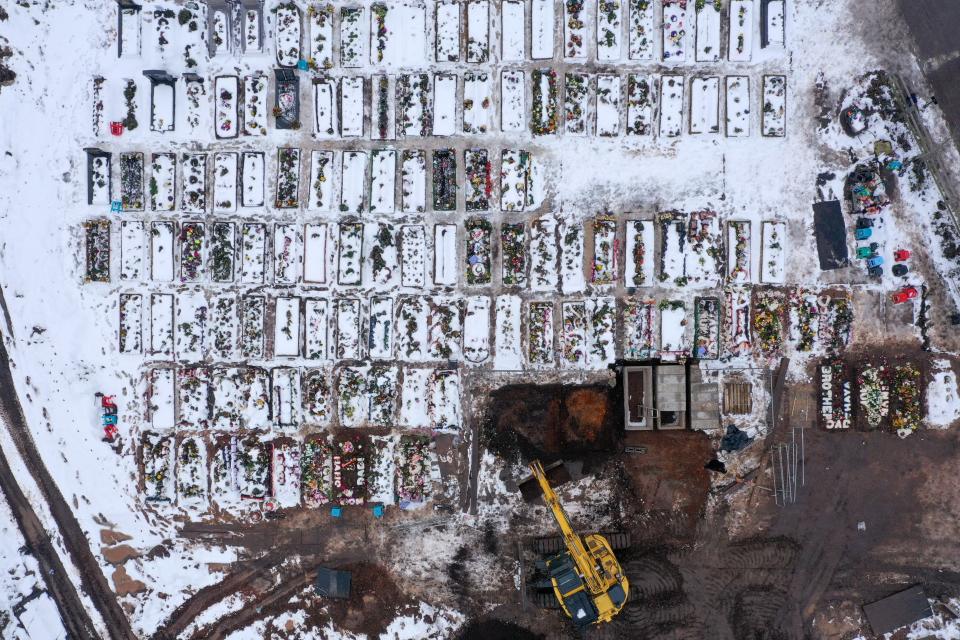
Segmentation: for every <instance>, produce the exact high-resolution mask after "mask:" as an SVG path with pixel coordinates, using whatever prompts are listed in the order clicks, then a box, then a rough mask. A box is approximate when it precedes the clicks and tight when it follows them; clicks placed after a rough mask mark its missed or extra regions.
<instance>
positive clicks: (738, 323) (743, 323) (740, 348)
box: [724, 287, 753, 356]
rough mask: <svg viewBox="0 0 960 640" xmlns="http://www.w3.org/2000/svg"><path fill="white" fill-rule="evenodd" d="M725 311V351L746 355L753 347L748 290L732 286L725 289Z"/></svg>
mask: <svg viewBox="0 0 960 640" xmlns="http://www.w3.org/2000/svg"><path fill="white" fill-rule="evenodd" d="M725 295H726V307H727V309H726V313H725V314H724V324H726V326H727V330H726V332H725V334H726V342H727V351H728V352H729V353H730V355H733V356H748V355H750V353H751V351H752V349H753V339H752V335H751V332H750V316H751V306H752V300H751V296H750V291H749V290H748V289H746V288H743V287H733V288H730V289H728V290H727V291H726V294H725Z"/></svg>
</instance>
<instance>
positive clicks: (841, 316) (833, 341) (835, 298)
mask: <svg viewBox="0 0 960 640" xmlns="http://www.w3.org/2000/svg"><path fill="white" fill-rule="evenodd" d="M826 300H827V302H826V303H825V305H824V306H825V308H824V309H823V311H822V312H821V314H822V316H823V321H822V322H821V323H820V331H819V335H818V339H819V340H820V343H821V345H823V346H824V347H826V348H827V349H828V350H829V351H830V352H832V353H840V352H841V351H843V350H844V349H845V348H846V346H847V345H848V344H850V330H851V328H852V325H853V307H852V305H851V303H850V293H849V292H847V291H839V292H836V291H835V292H831V293H830V294H829V295H828V296H826ZM821 304H823V300H821Z"/></svg>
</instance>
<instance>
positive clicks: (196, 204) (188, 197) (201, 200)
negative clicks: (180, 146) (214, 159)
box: [180, 153, 207, 213]
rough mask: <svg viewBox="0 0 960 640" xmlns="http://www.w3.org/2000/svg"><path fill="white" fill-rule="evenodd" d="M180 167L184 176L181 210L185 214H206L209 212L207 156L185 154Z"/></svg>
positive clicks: (203, 154)
mask: <svg viewBox="0 0 960 640" xmlns="http://www.w3.org/2000/svg"><path fill="white" fill-rule="evenodd" d="M180 167H181V172H182V175H183V198H182V199H181V201H180V208H181V209H183V211H184V212H185V213H204V212H205V211H206V210H207V154H205V153H185V154H184V155H183V159H182V161H181V163H180Z"/></svg>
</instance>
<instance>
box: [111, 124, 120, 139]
mask: <svg viewBox="0 0 960 640" xmlns="http://www.w3.org/2000/svg"><path fill="white" fill-rule="evenodd" d="M110 133H112V134H113V135H115V136H121V135H123V123H122V122H111V123H110Z"/></svg>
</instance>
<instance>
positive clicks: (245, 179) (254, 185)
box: [240, 151, 265, 207]
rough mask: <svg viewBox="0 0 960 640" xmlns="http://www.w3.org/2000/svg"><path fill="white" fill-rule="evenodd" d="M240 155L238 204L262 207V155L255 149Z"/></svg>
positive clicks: (263, 198)
mask: <svg viewBox="0 0 960 640" xmlns="http://www.w3.org/2000/svg"><path fill="white" fill-rule="evenodd" d="M240 157H241V160H242V163H241V165H240V204H241V206H244V207H262V206H263V203H264V200H265V195H264V194H265V190H264V171H265V168H264V155H263V153H261V152H257V151H245V152H243V154H241V156H240Z"/></svg>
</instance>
